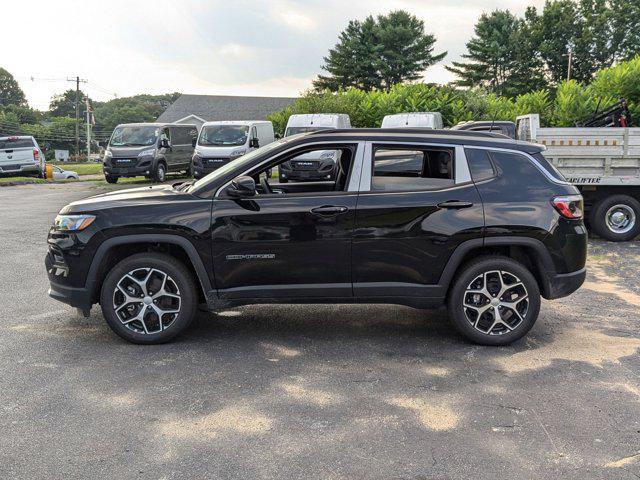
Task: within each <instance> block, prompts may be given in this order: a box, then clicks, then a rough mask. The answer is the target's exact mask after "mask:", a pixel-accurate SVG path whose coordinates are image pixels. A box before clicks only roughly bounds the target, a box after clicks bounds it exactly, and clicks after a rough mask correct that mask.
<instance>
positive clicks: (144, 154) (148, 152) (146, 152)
mask: <svg viewBox="0 0 640 480" xmlns="http://www.w3.org/2000/svg"><path fill="white" fill-rule="evenodd" d="M155 154H156V149H155V148H150V149H149V150H143V151H141V152H140V153H139V154H138V156H139V157H153V156H155Z"/></svg>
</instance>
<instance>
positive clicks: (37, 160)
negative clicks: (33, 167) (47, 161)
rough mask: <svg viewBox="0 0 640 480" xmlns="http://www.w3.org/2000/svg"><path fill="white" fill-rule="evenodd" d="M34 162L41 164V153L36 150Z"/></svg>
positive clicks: (34, 151)
mask: <svg viewBox="0 0 640 480" xmlns="http://www.w3.org/2000/svg"><path fill="white" fill-rule="evenodd" d="M33 161H34V162H36V163H40V152H38V150H36V149H35V148H34V149H33Z"/></svg>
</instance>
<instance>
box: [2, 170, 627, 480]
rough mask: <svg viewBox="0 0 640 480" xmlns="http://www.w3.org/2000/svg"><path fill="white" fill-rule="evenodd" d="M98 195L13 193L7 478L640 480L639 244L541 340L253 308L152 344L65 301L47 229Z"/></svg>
mask: <svg viewBox="0 0 640 480" xmlns="http://www.w3.org/2000/svg"><path fill="white" fill-rule="evenodd" d="M98 192H100V189H99V188H98V187H96V186H91V185H90V184H84V183H77V184H65V185H55V186H41V185H33V186H21V187H10V188H3V189H2V190H1V191H0V225H2V248H0V265H1V272H2V275H0V318H2V322H1V323H0V365H1V366H2V370H1V371H2V375H1V376H0V432H1V434H0V478H12V479H15V478H67V479H72V478H82V479H86V478H100V479H101V478H141V479H157V478H166V479H171V478H205V477H208V478H238V479H270V478H283V479H310V478H321V479H341V478H362V479H416V480H418V479H421V480H426V479H437V480H442V479H484V478H487V479H512V478H522V479H539V478H545V479H581V480H582V479H592V478H597V479H637V478H640V415H639V414H640V355H639V353H638V352H639V349H640V329H639V328H638V326H639V323H640V284H639V283H638V277H639V273H640V255H639V254H640V244H639V243H638V242H630V243H626V244H611V243H607V242H602V241H597V240H594V241H591V243H590V257H589V276H588V281H587V283H586V285H585V286H584V288H582V289H581V290H580V291H579V292H577V293H576V294H574V295H573V296H571V297H569V298H566V299H562V300H559V301H555V302H546V301H545V302H543V305H542V309H541V314H540V319H539V320H538V323H537V325H536V326H535V327H534V329H533V330H532V332H531V333H530V334H529V336H528V337H527V338H526V339H524V340H522V341H520V342H518V343H516V344H514V345H512V346H510V347H504V348H486V347H479V346H474V345H470V344H468V343H465V342H464V341H463V340H462V339H461V338H460V337H459V336H458V335H456V334H455V333H454V332H453V331H452V329H451V328H450V326H449V325H448V323H447V321H446V316H445V313H444V312H443V311H433V312H432V311H419V310H413V309H410V308H405V307H398V306H379V305H377V306H369V305H364V306H353V305H351V306H338V305H336V306H254V307H246V308H238V309H233V310H228V311H224V312H221V313H219V314H218V315H210V314H204V313H201V314H200V315H199V317H198V318H197V321H196V322H195V324H194V326H193V327H192V328H191V329H190V330H189V332H188V333H187V334H186V335H185V336H183V337H181V338H180V339H179V340H177V341H174V342H173V343H171V344H168V345H162V346H149V347H143V346H135V345H130V344H128V343H125V342H123V341H122V340H120V339H119V338H118V337H116V336H115V335H114V334H112V333H111V331H110V330H109V329H108V328H107V326H106V325H105V323H104V321H103V318H102V315H101V314H100V312H99V310H98V309H96V308H94V310H93V312H92V315H91V318H89V319H83V318H78V317H76V315H75V311H74V310H72V309H71V308H68V307H66V306H65V305H63V304H61V303H57V302H55V301H53V300H51V299H49V298H48V297H47V295H46V290H47V286H48V282H47V278H46V274H45V270H44V265H43V258H44V255H45V252H46V241H45V240H46V233H47V230H48V227H49V225H50V224H51V222H52V220H53V217H54V216H55V214H56V213H57V211H58V210H59V209H60V208H61V207H62V206H63V205H64V204H66V203H68V202H70V201H72V200H75V199H78V198H82V197H85V196H88V195H91V194H95V193H98Z"/></svg>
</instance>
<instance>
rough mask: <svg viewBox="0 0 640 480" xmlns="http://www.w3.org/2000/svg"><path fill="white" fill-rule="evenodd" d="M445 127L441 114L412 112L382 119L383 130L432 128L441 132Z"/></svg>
mask: <svg viewBox="0 0 640 480" xmlns="http://www.w3.org/2000/svg"><path fill="white" fill-rule="evenodd" d="M443 127H444V123H443V121H442V115H441V114H440V112H412V113H397V114H395V115H386V116H385V117H384V118H383V119H382V126H381V128H431V129H437V130H440V129H442V128H443Z"/></svg>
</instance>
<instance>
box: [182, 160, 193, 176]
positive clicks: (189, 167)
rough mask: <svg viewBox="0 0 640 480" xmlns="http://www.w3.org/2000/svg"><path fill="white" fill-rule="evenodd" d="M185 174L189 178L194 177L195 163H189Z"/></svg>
mask: <svg viewBox="0 0 640 480" xmlns="http://www.w3.org/2000/svg"><path fill="white" fill-rule="evenodd" d="M184 174H185V175H186V176H187V177H189V178H191V177H193V163H189V166H188V167H187V169H186V170H185V171H184Z"/></svg>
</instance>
